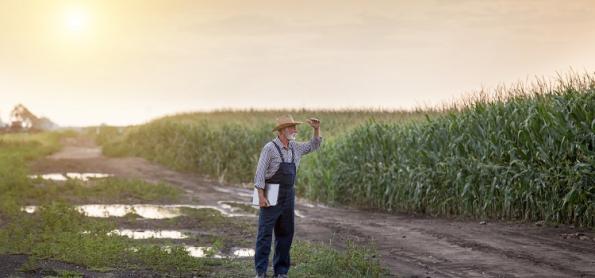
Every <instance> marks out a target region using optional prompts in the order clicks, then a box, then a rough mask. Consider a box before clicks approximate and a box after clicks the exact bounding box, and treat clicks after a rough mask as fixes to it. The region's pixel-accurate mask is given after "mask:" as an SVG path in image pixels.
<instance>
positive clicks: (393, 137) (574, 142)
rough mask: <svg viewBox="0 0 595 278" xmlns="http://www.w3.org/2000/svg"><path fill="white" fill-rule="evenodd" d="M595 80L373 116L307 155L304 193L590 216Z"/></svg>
mask: <svg viewBox="0 0 595 278" xmlns="http://www.w3.org/2000/svg"><path fill="white" fill-rule="evenodd" d="M594 116H595V80H594V79H593V77H591V76H585V77H583V78H576V79H571V80H568V81H561V83H560V84H559V85H558V86H554V87H546V86H545V85H542V86H541V87H539V86H538V87H533V88H531V89H530V90H529V91H524V90H522V89H521V88H519V89H517V90H515V91H511V92H508V94H507V95H506V97H505V98H498V99H494V100H486V99H480V100H477V101H475V102H473V103H472V104H469V105H468V106H465V107H464V109H462V111H460V112H450V113H448V114H447V115H445V116H444V117H440V118H435V119H428V120H427V121H424V122H417V123H409V124H394V123H375V122H370V123H368V124H366V125H363V126H361V127H358V128H356V129H355V130H353V131H352V132H350V133H349V134H347V135H346V136H344V137H342V138H338V140H336V141H335V142H333V144H327V146H326V147H325V148H324V149H323V150H322V152H321V153H320V154H319V155H318V156H317V159H315V160H313V161H311V162H313V163H310V164H307V165H305V167H304V168H305V169H304V171H303V172H302V175H304V176H305V179H304V180H302V184H301V188H302V190H301V192H302V194H304V195H306V196H307V197H309V198H313V199H318V200H321V201H325V202H331V203H333V202H336V203H343V204H352V205H360V206H368V207H375V208H381V209H386V210H394V209H397V210H405V211H417V212H423V213H429V214H434V215H468V216H476V217H490V218H502V219H526V220H546V221H548V222H562V223H572V224H578V225H583V226H590V227H592V226H593V224H594V219H595V186H594V185H595V169H594V167H595V149H594V146H595V117H594Z"/></svg>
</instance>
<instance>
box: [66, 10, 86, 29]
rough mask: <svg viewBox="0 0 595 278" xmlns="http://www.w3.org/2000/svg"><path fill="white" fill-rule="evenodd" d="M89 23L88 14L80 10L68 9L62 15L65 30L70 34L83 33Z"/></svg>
mask: <svg viewBox="0 0 595 278" xmlns="http://www.w3.org/2000/svg"><path fill="white" fill-rule="evenodd" d="M88 22H89V14H88V13H87V11H85V10H84V9H81V8H71V9H68V10H67V11H66V12H65V14H64V23H65V25H66V28H67V29H68V30H69V31H72V32H81V31H83V30H84V29H85V28H86V27H87V25H88Z"/></svg>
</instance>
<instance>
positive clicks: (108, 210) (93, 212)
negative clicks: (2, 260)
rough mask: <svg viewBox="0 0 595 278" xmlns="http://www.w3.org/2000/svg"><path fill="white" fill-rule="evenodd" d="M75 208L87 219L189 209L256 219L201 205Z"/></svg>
mask: <svg viewBox="0 0 595 278" xmlns="http://www.w3.org/2000/svg"><path fill="white" fill-rule="evenodd" d="M75 208H76V209H77V210H78V211H80V212H81V213H83V214H85V215H86V216H89V217H101V218H106V217H123V216H125V215H127V214H136V215H138V216H140V217H142V218H147V219H167V218H174V217H178V216H181V215H183V214H184V213H183V212H182V208H190V209H214V210H217V211H219V212H220V213H221V214H222V215H223V216H226V217H256V215H255V214H248V213H236V212H235V210H233V209H231V208H230V207H229V205H228V206H223V205H221V206H220V207H219V206H201V205H148V204H134V205H121V204H106V205H103V204H93V205H79V206H75ZM22 210H23V211H25V212H27V213H33V212H35V211H36V210H37V206H26V207H23V208H22Z"/></svg>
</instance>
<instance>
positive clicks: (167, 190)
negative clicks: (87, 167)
mask: <svg viewBox="0 0 595 278" xmlns="http://www.w3.org/2000/svg"><path fill="white" fill-rule="evenodd" d="M33 182H34V184H35V185H36V186H35V187H34V188H32V189H31V190H29V191H28V192H27V193H26V194H25V195H24V198H25V199H26V200H27V201H28V203H45V202H51V201H65V202H70V203H134V202H137V203H138V202H142V203H155V202H157V203H171V202H175V201H177V200H179V198H180V196H181V195H182V194H183V192H184V191H183V190H181V189H179V188H178V187H174V186H172V185H169V184H166V183H148V182H145V181H143V180H139V179H125V178H118V177H108V178H101V179H95V180H91V181H88V182H84V181H81V180H76V179H69V180H67V181H65V182H55V181H47V180H43V179H41V178H38V179H36V180H34V181H33Z"/></svg>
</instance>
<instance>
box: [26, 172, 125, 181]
mask: <svg viewBox="0 0 595 278" xmlns="http://www.w3.org/2000/svg"><path fill="white" fill-rule="evenodd" d="M111 176H113V175H111V174H104V173H72V172H69V173H65V174H63V173H50V174H41V175H29V178H32V179H37V178H42V179H44V180H53V181H66V180H68V179H73V180H74V179H76V180H82V181H88V180H90V179H101V178H107V177H111Z"/></svg>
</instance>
